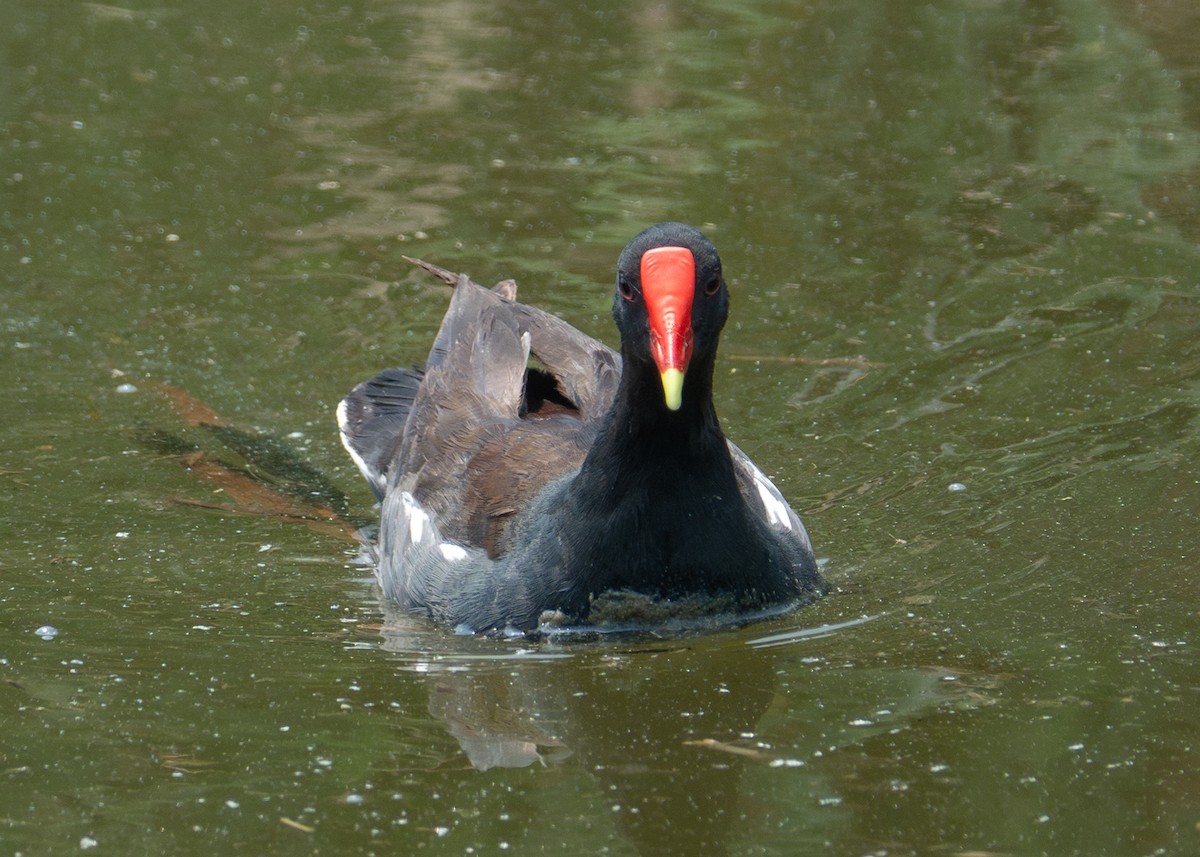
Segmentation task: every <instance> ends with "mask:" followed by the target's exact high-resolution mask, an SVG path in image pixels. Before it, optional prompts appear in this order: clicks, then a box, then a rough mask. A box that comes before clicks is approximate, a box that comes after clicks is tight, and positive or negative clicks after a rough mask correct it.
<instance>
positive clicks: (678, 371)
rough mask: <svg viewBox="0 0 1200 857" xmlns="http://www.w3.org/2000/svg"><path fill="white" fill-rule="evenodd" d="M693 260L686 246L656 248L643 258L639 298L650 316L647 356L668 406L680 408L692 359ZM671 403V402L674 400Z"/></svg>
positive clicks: (694, 283) (646, 253) (694, 262)
mask: <svg viewBox="0 0 1200 857" xmlns="http://www.w3.org/2000/svg"><path fill="white" fill-rule="evenodd" d="M695 293H696V260H695V259H694V258H693V257H692V251H691V250H689V249H687V248H686V247H655V248H654V249H653V250H647V251H646V252H645V253H644V254H643V255H642V295H643V297H645V299H646V309H647V311H648V312H649V315H650V354H651V356H652V357H653V358H654V362H655V364H657V366H658V371H659V372H660V373H661V374H662V377H663V386H664V389H665V391H666V396H667V406H668V407H669V408H671V410H676V409H677V408H678V407H679V393H678V392H676V393H675V394H674V395H672V390H671V387H674V386H677V385H676V383H675V382H676V381H677V382H678V386H680V387H681V386H682V379H683V373H684V372H686V371H687V365H688V361H689V360H691V357H692V298H693V297H694V295H695ZM673 400H674V401H673Z"/></svg>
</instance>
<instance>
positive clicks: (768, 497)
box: [751, 465, 792, 530]
mask: <svg viewBox="0 0 1200 857" xmlns="http://www.w3.org/2000/svg"><path fill="white" fill-rule="evenodd" d="M751 468H752V469H753V471H754V487H756V488H757V489H758V496H759V498H760V499H761V500H762V504H763V508H764V509H765V510H766V512H767V523H769V524H772V525H775V526H780V527H783V528H784V529H785V530H790V529H791V528H792V516H791V511H792V510H791V509H789V508H788V504H787V503H786V502H784V499H783V495H782V494H780V493H779V489H778V488H776V487H775V486H774V485H772V484H771V480H770V479H768V478H767V477H766V476H765V475H764V474H763V472H762V471H761V470H759V469H758V468H757V467H754V465H751Z"/></svg>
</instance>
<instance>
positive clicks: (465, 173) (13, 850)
mask: <svg viewBox="0 0 1200 857" xmlns="http://www.w3.org/2000/svg"><path fill="white" fill-rule="evenodd" d="M663 219H680V220H685V221H688V222H691V223H694V224H696V225H698V226H700V227H701V228H703V229H705V230H706V231H707V232H709V234H710V235H711V237H712V238H713V239H714V241H715V242H716V243H717V245H718V247H719V248H720V250H721V253H722V255H723V258H724V260H725V266H726V272H727V276H728V278H729V280H730V284H731V287H732V290H733V301H734V303H733V315H732V319H731V321H730V324H729V327H728V328H727V331H726V335H725V337H724V339H723V350H722V356H721V358H720V359H719V362H718V367H717V375H718V378H717V391H716V398H717V404H718V410H719V412H720V413H721V415H722V417H723V419H724V422H725V427H726V430H727V433H728V434H729V435H730V437H731V438H733V439H734V440H735V441H736V442H737V443H738V444H739V445H740V446H742V447H743V448H744V449H746V450H747V451H748V452H749V453H751V455H752V456H753V457H754V458H755V460H756V461H757V462H758V463H759V465H760V466H761V467H762V468H763V469H764V470H765V471H766V472H768V474H769V475H771V476H772V477H773V478H774V479H775V480H776V482H777V484H778V485H779V487H780V488H781V489H782V490H783V492H784V493H785V494H786V495H787V496H788V497H789V499H790V500H791V502H792V503H793V505H794V506H795V507H796V508H797V510H799V511H800V513H801V515H802V516H803V517H804V518H805V521H806V522H807V524H808V527H809V529H810V532H811V534H812V536H813V540H814V542H815V544H816V546H817V552H818V555H819V556H820V557H822V559H823V560H826V561H827V562H826V565H825V570H826V573H827V575H828V577H829V578H830V580H831V581H832V583H833V584H834V587H835V588H834V591H833V592H832V593H831V594H830V595H829V597H827V598H826V599H825V600H823V601H822V602H820V603H818V604H816V605H814V606H811V607H809V608H806V609H804V610H803V611H801V612H799V613H796V614H794V615H790V616H786V617H782V618H777V619H773V620H769V621H764V622H759V623H755V624H751V625H749V626H746V627H742V628H724V629H713V630H710V631H707V632H702V633H696V632H688V633H680V632H664V633H659V634H641V635H632V636H629V635H626V636H614V637H611V638H601V639H595V638H589V637H580V638H568V639H561V640H549V641H542V642H538V641H527V640H485V639H476V638H470V637H461V636H455V635H454V634H453V633H451V632H449V631H447V630H444V629H438V628H434V627H432V626H430V625H427V624H425V623H423V622H421V621H417V620H412V619H409V618H406V617H399V616H395V615H392V614H391V613H390V611H387V610H386V609H385V607H384V605H381V604H380V603H379V601H378V599H377V593H376V591H375V590H374V588H373V585H372V583H371V579H370V571H369V569H366V568H364V567H363V566H362V565H361V564H360V563H359V562H358V561H357V560H356V548H355V545H354V543H353V542H352V541H350V540H348V539H347V538H345V536H344V535H341V534H338V533H335V532H331V531H329V530H328V529H313V528H310V527H306V526H304V525H303V524H300V523H296V522H294V521H287V520H283V519H281V518H279V517H273V516H270V515H265V514H238V513H237V512H236V511H235V507H237V505H238V504H237V503H234V502H232V501H231V500H230V499H229V497H228V492H227V491H225V490H224V489H223V486H222V485H221V484H220V483H213V482H210V481H205V480H203V479H201V478H199V475H198V473H197V472H195V469H194V468H193V469H192V470H189V469H188V467H186V466H184V467H181V466H180V464H181V463H184V464H187V463H188V461H192V462H193V463H194V459H188V458H187V453H188V451H189V450H191V451H195V450H197V449H209V448H222V449H226V450H227V451H226V452H225V453H222V454H227V455H230V456H233V453H232V452H228V442H229V441H230V440H231V438H230V437H229V436H227V435H222V434H221V433H218V432H205V431H203V430H201V429H196V428H191V427H188V426H186V425H184V424H183V420H181V418H180V415H179V413H178V411H177V410H176V409H175V408H173V407H172V404H171V401H170V399H169V398H168V397H167V396H165V395H164V394H163V393H162V386H161V385H164V384H167V385H171V386H172V387H173V388H175V389H179V390H185V391H187V393H188V394H189V395H190V396H192V397H194V399H195V400H197V401H200V402H203V403H205V404H206V405H207V406H209V407H211V408H213V409H215V411H217V412H219V413H220V414H221V416H222V417H224V418H225V419H227V420H229V421H230V422H231V423H233V424H236V425H237V426H239V427H241V428H242V429H245V430H247V431H258V432H261V433H262V434H263V435H264V436H268V437H271V438H276V439H277V441H278V444H280V446H276V447H272V448H273V449H285V450H287V451H290V454H292V455H294V456H295V457H296V459H297V460H299V461H301V462H303V463H304V464H305V465H307V466H308V467H311V468H312V469H313V470H314V471H315V472H317V473H318V474H320V475H321V477H322V478H323V479H324V480H325V481H326V482H327V483H328V485H329V486H331V488H330V492H331V493H333V492H341V493H342V494H343V495H344V497H345V511H346V513H347V514H348V515H349V516H350V517H351V518H352V519H353V520H355V521H366V520H369V519H370V518H371V516H372V514H373V512H372V508H371V506H372V498H371V495H370V493H369V491H368V490H367V488H366V486H365V485H364V484H363V483H362V481H361V479H360V478H359V476H358V474H357V472H356V471H355V470H354V468H353V465H352V464H351V463H350V461H349V460H348V458H347V456H346V455H345V453H344V452H343V451H342V449H341V448H340V446H339V444H338V442H337V439H336V431H335V420H334V409H335V408H336V405H337V402H338V400H339V399H340V397H341V396H342V395H343V393H344V392H345V391H346V390H347V389H348V388H349V387H350V386H352V385H353V384H355V383H357V382H358V381H360V380H363V379H364V378H367V377H369V376H370V375H372V374H373V373H374V372H376V371H377V370H379V369H381V368H384V367H386V366H393V365H408V364H412V363H414V362H419V361H420V360H421V359H423V356H424V353H425V351H426V349H427V348H428V345H429V342H430V339H431V337H432V334H433V332H434V330H436V327H437V324H438V321H439V319H440V317H441V313H442V311H443V310H444V308H445V304H446V293H445V290H444V288H443V287H441V286H440V285H438V284H436V283H432V282H430V281H429V280H428V278H422V277H420V276H417V275H416V274H415V273H414V272H413V271H412V270H411V269H410V268H409V267H408V266H407V264H406V263H405V262H404V261H403V259H402V258H401V257H402V255H417V256H421V257H424V258H427V259H430V260H431V261H435V262H437V263H439V264H442V265H445V266H446V267H450V268H453V269H455V270H463V271H466V272H468V273H470V274H471V275H472V276H474V277H475V278H476V279H478V280H480V281H484V282H492V281H495V280H497V279H500V278H503V277H514V278H516V279H517V281H518V282H519V284H520V289H521V294H522V296H523V298H524V299H525V300H527V301H530V302H533V303H536V304H538V305H540V306H544V307H547V308H549V309H551V310H553V311H555V312H558V313H560V314H561V315H563V316H564V317H565V318H567V319H568V320H570V321H571V322H572V323H574V324H576V325H577V326H579V327H581V328H582V329H584V330H586V331H588V332H590V333H593V334H595V335H597V336H600V337H603V338H605V339H606V340H607V341H609V342H614V341H615V331H614V330H613V328H612V325H611V322H610V320H609V318H608V306H609V302H610V300H611V281H612V271H613V266H614V263H615V259H616V256H617V253H618V252H619V250H620V249H621V247H622V246H623V245H624V243H625V242H626V241H627V240H628V238H629V237H630V236H631V235H633V234H634V233H635V232H637V231H639V230H640V229H641V228H642V227H644V226H645V225H647V224H649V223H652V222H655V221H658V220H663ZM1198 242H1200V11H1197V10H1196V9H1195V8H1193V5H1192V4H1189V3H1186V2H1172V0H1147V2H1138V3H1134V2H1132V0H1111V2H1102V0H1059V2H1029V3H1015V2H1013V3H1008V2H967V3H959V2H933V3H929V2H921V3H913V2H883V0H879V2H874V0H872V2H859V3H846V2H832V1H831V0H826V2H809V3H789V2H783V0H751V2H717V0H709V2H704V0H695V2H674V0H667V2H659V0H650V2H639V0H635V2H620V0H595V2H590V3H573V2H572V3H568V2H547V1H546V0H543V2H487V3H483V2H475V0H451V2H415V1H414V2H399V1H398V0H391V1H390V2H389V0H346V2H338V3H325V2H315V3H308V2H304V3H282V2H261V3H245V2H231V0H213V2H206V3H181V2H178V0H155V2H137V3H134V4H132V5H129V4H123V5H107V4H98V3H77V2H67V0H61V1H60V0H54V2H47V0H8V2H6V3H4V4H3V5H2V6H0V397H2V401H0V412H2V414H3V416H2V417H0V679H3V681H2V682H0V855H43V854H54V855H57V854H74V853H76V852H79V851H94V853H97V854H114V855H141V854H146V855H159V854H172V855H191V854H195V855H211V854H238V855H243V854H244V855H268V854H272V855H273V854H279V855H295V854H323V855H330V854H333V855H343V854H344V855H352V854H361V855H373V854H378V855H384V854H389V855H391V854H410V853H431V854H445V855H471V854H480V855H484V854H487V855H500V854H547V855H584V854H586V855H592V854H597V855H600V854H603V855H725V854H728V855H807V854H830V855H964V857H965V855H1052V857H1059V855H1089V857H1092V855H1120V857H1125V855H1129V857H1136V856H1138V855H1192V854H1197V853H1200V725H1197V716H1196V713H1197V710H1198V709H1200V657H1198V652H1197V649H1198V648H1200V636H1198V634H1197V629H1198V628H1200V548H1198V546H1200V248H1198ZM264 443H265V441H264ZM230 460H232V461H237V462H241V459H239V458H236V457H233V458H231V459H230ZM238 466H243V464H241V463H239V464H238ZM249 468H250V471H251V475H252V476H254V477H255V478H259V477H263V474H262V473H259V472H257V471H256V470H255V468H254V466H253V465H249ZM180 500H184V501H190V502H179V501H180ZM334 501H335V502H336V497H334ZM197 503H201V504H204V505H195V504H197ZM211 507H216V508H211ZM43 626H51V627H52V628H53V629H54V633H52V632H50V631H49V630H46V629H44V628H43ZM39 628H42V629H43V633H42V634H40V635H39V634H38V633H37V630H38V629H39Z"/></svg>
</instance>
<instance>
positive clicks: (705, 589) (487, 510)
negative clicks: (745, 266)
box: [338, 223, 824, 631]
mask: <svg viewBox="0 0 1200 857" xmlns="http://www.w3.org/2000/svg"><path fill="white" fill-rule="evenodd" d="M418 264H422V265H423V267H426V268H427V269H430V270H433V271H434V272H435V273H440V274H441V275H442V276H443V278H444V279H446V280H447V281H448V282H453V283H454V294H453V297H452V298H451V300H450V307H449V309H448V310H447V311H446V316H445V318H444V319H443V320H442V326H441V329H440V330H439V331H438V335H437V338H436V340H434V343H433V349H432V350H431V351H430V353H429V359H428V361H427V362H426V364H425V368H424V369H423V370H419V369H389V370H387V371H385V372H383V373H381V374H379V375H378V376H376V377H375V378H373V379H372V380H370V381H367V382H365V383H363V384H360V385H358V386H357V387H355V388H354V389H353V390H351V391H350V393H349V394H348V395H347V396H346V398H345V400H344V401H343V402H342V403H341V405H340V406H339V408H338V423H339V425H340V427H341V434H342V442H343V443H344V444H345V446H346V449H347V450H349V452H350V455H351V456H352V457H353V458H354V461H355V462H356V463H357V464H358V466H359V469H360V470H362V472H363V475H364V476H365V477H366V479H367V481H368V482H369V483H370V485H371V487H372V489H373V490H374V491H375V493H376V495H377V496H378V497H379V499H380V500H381V501H382V512H381V519H380V528H379V536H378V577H379V582H380V584H381V585H382V587H383V592H384V594H385V595H386V596H387V597H388V598H390V599H393V600H395V601H397V602H399V603H400V604H401V605H404V606H406V607H409V608H411V609H413V610H415V611H418V612H424V613H427V614H428V615H430V616H432V617H434V618H435V619H437V620H440V621H443V622H447V623H450V624H453V625H456V626H459V627H460V628H464V629H469V630H473V631H484V630H489V629H497V628H505V627H511V628H514V629H520V630H527V629H531V628H534V627H536V626H537V625H538V624H539V621H549V620H550V618H551V617H553V618H554V619H555V620H557V621H560V622H561V621H566V622H584V621H586V620H588V618H589V614H592V615H593V618H594V614H595V613H596V612H597V611H596V609H595V607H596V605H597V604H598V603H602V602H604V601H605V599H610V598H611V599H613V600H614V601H622V600H626V602H628V600H630V599H632V600H633V601H637V600H639V599H644V600H645V601H646V603H648V604H653V605H655V606H656V607H657V608H660V609H661V608H663V607H664V606H665V607H668V608H669V607H670V606H671V605H679V604H686V605H688V606H689V608H690V609H693V610H694V609H699V610H703V611H706V612H712V613H725V612H745V611H756V610H762V609H765V608H771V607H776V606H781V605H791V604H800V603H804V602H806V601H809V600H812V599H813V598H815V597H817V596H819V595H820V594H821V593H822V592H823V591H824V583H823V581H822V580H821V577H820V575H819V574H818V572H817V566H816V562H815V561H814V559H813V552H812V546H811V543H810V542H809V539H808V534H807V533H806V532H805V529H804V525H803V524H802V523H801V522H800V518H799V517H798V516H797V515H796V513H795V512H794V511H792V509H791V507H789V506H788V504H787V502H786V501H785V500H784V499H783V496H782V495H781V494H780V493H779V491H778V489H776V487H775V486H774V485H773V484H771V481H770V480H769V479H767V477H766V476H764V475H763V473H762V471H761V470H759V469H758V468H757V467H755V466H754V463H753V462H751V461H750V459H749V458H747V457H746V455H745V454H744V453H743V452H742V451H741V450H739V449H738V448H737V447H736V446H734V445H733V444H732V443H730V442H729V441H727V440H726V439H725V435H724V434H723V433H722V431H721V426H720V423H719V422H718V421H717V414H716V410H715V409H714V407H713V401H712V379H713V366H714V361H715V359H716V353H717V339H718V337H719V336H720V333H721V328H722V327H723V326H724V324H725V317H726V315H727V313H728V308H729V290H728V288H727V286H726V284H725V280H724V278H723V277H722V275H721V260H720V258H719V257H718V256H717V251H716V248H715V247H713V245H712V243H711V242H710V241H709V240H708V239H707V238H706V237H705V236H704V235H703V234H702V233H700V232H699V231H697V230H696V229H693V228H692V227H690V226H686V225H684V224H682V223H660V224H658V225H656V226H651V227H650V228H649V229H647V230H645V231H644V232H642V233H640V234H639V235H637V236H636V237H635V238H634V239H633V240H632V241H630V242H629V245H628V246H627V247H626V248H625V250H624V251H623V252H622V253H621V257H620V260H619V262H618V263H617V284H616V294H615V296H614V299H613V318H614V319H615V320H616V323H617V328H618V329H619V330H620V333H621V353H620V356H618V355H617V354H616V353H615V352H613V351H612V350H611V349H610V348H608V347H607V346H605V345H604V344H602V343H600V342H598V341H597V340H595V339H592V338H591V337H589V336H586V335H584V334H583V333H581V332H579V331H578V330H576V329H575V328H573V327H571V326H570V325H569V324H567V323H566V322H564V321H562V320H561V319H559V318H557V317H556V316H553V315H550V314H549V313H546V312H543V311H542V310H539V309H536V308H534V307H530V306H526V305H524V304H520V303H517V302H516V300H515V298H516V286H515V285H514V284H513V283H512V282H511V281H506V282H504V283H500V284H499V285H497V286H495V287H493V288H492V289H486V288H484V287H482V286H479V285H477V284H475V283H473V282H472V281H471V280H469V279H468V278H467V277H465V276H463V275H457V276H456V275H453V274H450V273H449V272H446V271H442V270H441V269H437V268H436V267H435V266H431V265H426V264H424V263H418ZM531 355H532V358H534V361H533V362H532V363H531Z"/></svg>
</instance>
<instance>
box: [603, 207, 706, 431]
mask: <svg viewBox="0 0 1200 857" xmlns="http://www.w3.org/2000/svg"><path fill="white" fill-rule="evenodd" d="M728 314H729V289H728V287H727V286H726V285H725V279H724V278H723V277H722V276H721V257H720V256H718V255H717V248H716V247H714V246H713V245H712V242H711V241H709V240H708V238H706V237H705V236H704V234H703V233H702V232H700V231H699V230H698V229H694V228H693V227H691V226H687V225H686V224H683V223H658V224H655V225H654V226H651V227H650V228H649V229H646V230H644V231H643V232H640V233H638V234H637V235H635V236H634V238H633V240H632V241H630V242H629V244H628V245H627V246H626V247H625V249H624V251H622V253H621V258H620V260H619V261H618V262H617V293H616V297H614V299H613V318H614V319H615V320H616V322H617V328H618V329H619V330H620V331H621V345H622V348H621V350H622V353H623V354H624V355H625V357H626V359H630V358H632V359H637V360H641V361H643V362H647V363H648V362H651V361H653V363H654V364H655V365H656V366H657V367H658V371H659V374H660V376H661V378H662V384H663V395H664V399H665V403H666V406H667V407H668V408H669V409H670V410H673V411H674V410H678V409H679V407H680V404H681V403H682V397H683V381H684V376H685V373H686V372H687V369H688V364H689V363H690V362H691V360H692V359H693V356H694V357H695V358H696V359H697V360H705V361H711V360H712V359H713V355H714V354H715V352H716V349H717V340H718V338H719V337H720V334H721V328H722V327H724V326H725V318H726V316H727V315H728Z"/></svg>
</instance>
